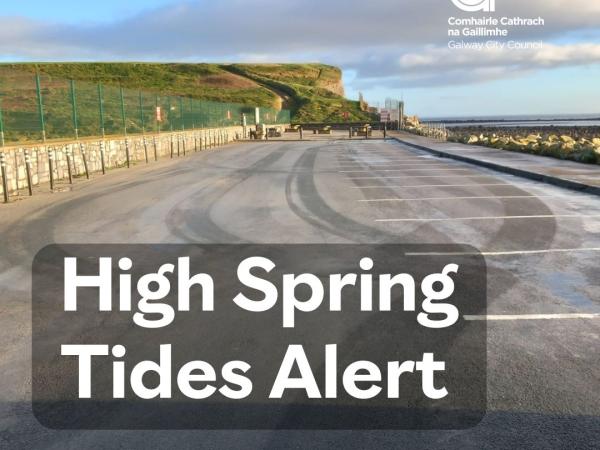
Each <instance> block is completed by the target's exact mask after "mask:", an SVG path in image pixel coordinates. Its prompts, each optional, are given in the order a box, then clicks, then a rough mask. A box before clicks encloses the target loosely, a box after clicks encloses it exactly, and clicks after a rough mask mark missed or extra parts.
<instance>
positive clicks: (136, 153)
mask: <svg viewBox="0 0 600 450" xmlns="http://www.w3.org/2000/svg"><path fill="white" fill-rule="evenodd" d="M274 127H277V128H281V129H283V128H285V125H274ZM249 132H250V127H247V128H246V137H247V136H248V135H249ZM244 137H245V136H244V129H243V127H241V126H236V127H227V128H210V129H209V128H207V129H202V130H193V131H192V130H190V131H182V132H174V133H160V134H146V135H145V136H142V135H131V136H129V137H128V138H127V139H126V138H125V137H115V138H111V137H107V138H105V139H104V140H98V139H96V140H92V139H86V140H81V141H80V142H61V143H46V144H37V145H36V144H30V145H27V146H17V147H7V148H4V149H0V153H2V154H3V155H4V165H5V170H6V180H7V184H8V192H9V193H14V192H16V191H19V190H21V191H22V190H27V186H28V185H27V172H26V160H27V159H29V161H30V168H31V169H30V170H31V182H32V185H33V186H37V185H40V184H44V183H50V162H52V166H53V171H52V173H53V178H54V180H56V181H58V180H65V179H68V176H69V171H68V163H67V161H68V160H69V159H70V162H71V173H72V176H73V177H80V176H85V173H86V172H85V163H84V157H85V162H87V167H88V172H89V174H90V175H91V174H93V173H98V172H100V173H101V172H102V159H104V166H105V170H110V169H114V168H117V167H126V166H127V152H128V150H129V161H130V164H135V163H145V162H146V157H147V158H148V161H149V162H153V161H155V160H161V159H164V158H171V155H173V157H177V156H178V155H179V156H183V155H185V154H188V155H189V154H190V153H193V152H195V151H201V150H205V149H209V148H214V147H218V146H221V145H225V144H228V143H230V142H233V141H235V140H238V139H244ZM102 155H104V158H102ZM0 193H3V187H2V183H0Z"/></svg>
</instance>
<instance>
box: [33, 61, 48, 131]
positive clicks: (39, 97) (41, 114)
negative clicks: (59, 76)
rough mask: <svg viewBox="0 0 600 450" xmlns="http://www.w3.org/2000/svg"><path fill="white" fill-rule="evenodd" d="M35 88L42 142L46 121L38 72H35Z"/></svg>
mask: <svg viewBox="0 0 600 450" xmlns="http://www.w3.org/2000/svg"><path fill="white" fill-rule="evenodd" d="M35 89H36V93H37V106H38V114H39V119H40V127H41V130H42V142H46V123H45V122H44V102H43V100H42V86H41V83H40V74H39V72H36V73H35Z"/></svg>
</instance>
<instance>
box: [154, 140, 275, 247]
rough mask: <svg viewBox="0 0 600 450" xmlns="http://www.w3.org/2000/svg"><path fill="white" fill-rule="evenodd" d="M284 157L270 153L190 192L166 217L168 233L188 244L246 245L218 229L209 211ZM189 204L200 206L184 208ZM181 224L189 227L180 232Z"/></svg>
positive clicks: (221, 228)
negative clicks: (247, 165)
mask: <svg viewBox="0 0 600 450" xmlns="http://www.w3.org/2000/svg"><path fill="white" fill-rule="evenodd" d="M265 147H267V146H265ZM284 154H285V153H284V152H280V151H275V152H271V153H269V154H268V155H266V156H264V157H263V158H261V159H259V160H258V161H257V162H255V163H254V164H252V165H251V166H249V167H246V168H243V169H238V170H234V171H232V172H230V173H228V174H227V175H226V176H223V175H220V178H221V180H220V183H219V185H218V186H211V185H209V186H207V187H206V188H205V189H202V190H200V191H198V192H196V193H194V194H193V195H192V197H190V198H187V199H185V200H184V201H182V202H179V203H178V204H176V205H175V206H174V207H173V208H171V210H170V211H169V213H168V214H167V218H166V221H165V222H166V225H167V227H168V229H169V231H170V232H171V233H172V234H173V235H174V236H177V237H179V238H180V239H184V240H186V241H189V242H198V241H199V240H204V241H205V242H210V243H224V244H234V243H244V242H250V241H248V240H245V239H243V238H242V237H241V236H238V235H236V234H233V233H231V232H229V231H227V230H225V229H223V227H221V226H219V225H218V224H217V223H216V222H215V221H214V220H213V219H212V217H211V212H212V211H213V209H214V208H215V206H216V205H217V204H218V203H219V201H221V200H222V199H223V198H224V197H225V196H226V195H227V194H228V193H230V192H232V191H233V190H234V189H235V188H236V187H238V186H239V185H241V184H242V183H244V182H245V181H246V180H248V179H249V178H251V177H253V176H255V175H256V174H257V172H262V171H264V169H266V168H267V167H269V166H271V165H273V164H274V163H276V162H277V161H279V160H280V159H281V158H282V156H283V155H284ZM190 203H192V204H194V205H202V206H201V207H199V208H197V207H196V208H193V209H191V208H186V207H185V205H187V204H190ZM182 224H189V226H188V227H186V229H184V227H183V226H182Z"/></svg>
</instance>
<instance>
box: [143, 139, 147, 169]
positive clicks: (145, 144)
mask: <svg viewBox="0 0 600 450" xmlns="http://www.w3.org/2000/svg"><path fill="white" fill-rule="evenodd" d="M142 141H143V143H144V157H145V158H146V164H148V142H147V141H146V136H143V137H142Z"/></svg>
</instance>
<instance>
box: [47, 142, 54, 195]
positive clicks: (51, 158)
mask: <svg viewBox="0 0 600 450" xmlns="http://www.w3.org/2000/svg"><path fill="white" fill-rule="evenodd" d="M48 168H49V169H50V190H51V191H53V190H54V154H53V153H52V150H50V149H48Z"/></svg>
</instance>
